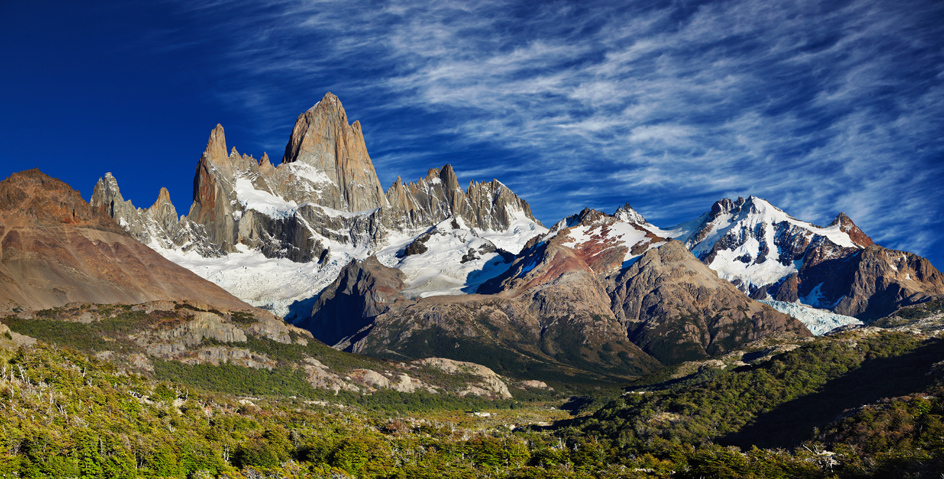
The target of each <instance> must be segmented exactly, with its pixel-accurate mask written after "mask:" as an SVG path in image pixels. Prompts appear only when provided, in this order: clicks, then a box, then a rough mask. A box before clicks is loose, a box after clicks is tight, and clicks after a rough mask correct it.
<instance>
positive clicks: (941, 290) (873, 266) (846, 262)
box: [798, 245, 944, 321]
mask: <svg viewBox="0 0 944 479" xmlns="http://www.w3.org/2000/svg"><path fill="white" fill-rule="evenodd" d="M800 278H801V280H802V282H801V283H800V287H799V288H798V289H799V295H801V296H807V297H812V298H816V300H817V301H818V302H819V303H821V304H823V305H825V306H830V305H832V309H833V310H834V311H835V312H837V313H840V314H844V315H847V316H854V317H856V318H859V319H862V320H865V321H869V320H873V319H878V318H882V317H885V316H887V315H889V314H891V313H893V312H894V311H895V310H897V309H898V308H901V307H905V306H911V305H914V304H919V303H923V302H926V301H928V300H930V299H933V298H938V297H942V296H944V275H942V274H941V272H940V271H938V270H937V269H936V268H935V267H934V266H932V265H931V263H930V262H929V261H928V260H927V259H925V258H922V257H920V256H918V255H916V254H914V253H908V252H906V251H895V250H890V249H886V248H882V247H881V246H878V245H871V246H869V247H868V248H865V249H863V250H862V251H860V252H858V253H857V254H854V255H850V256H847V257H844V258H837V259H832V260H828V261H823V262H821V263H819V264H817V265H816V266H814V267H811V268H808V269H806V270H805V271H803V273H802V274H801V275H800Z"/></svg>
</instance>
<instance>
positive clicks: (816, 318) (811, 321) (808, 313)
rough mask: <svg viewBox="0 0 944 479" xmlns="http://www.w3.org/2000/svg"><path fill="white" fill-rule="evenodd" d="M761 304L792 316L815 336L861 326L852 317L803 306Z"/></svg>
mask: <svg viewBox="0 0 944 479" xmlns="http://www.w3.org/2000/svg"><path fill="white" fill-rule="evenodd" d="M761 303H764V304H767V305H769V306H771V307H772V308H774V309H776V310H777V311H780V312H781V313H784V314H787V315H789V316H793V317H794V318H796V319H798V320H799V321H800V322H801V323H803V325H804V326H806V327H807V329H809V330H810V332H812V333H813V334H814V335H816V336H821V335H823V334H826V333H828V332H830V331H832V330H834V329H836V328H838V327H840V326H846V325H850V324H851V325H861V324H862V321H859V320H858V319H856V318H853V317H852V316H844V315H841V314H836V313H832V312H830V311H826V310H824V309H817V308H814V307H812V306H807V305H805V304H800V303H787V302H785V301H761Z"/></svg>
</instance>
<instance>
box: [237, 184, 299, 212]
mask: <svg viewBox="0 0 944 479" xmlns="http://www.w3.org/2000/svg"><path fill="white" fill-rule="evenodd" d="M233 190H234V191H235V192H236V198H237V200H238V201H239V204H241V205H242V206H243V208H244V209H247V210H255V211H258V212H260V213H262V214H264V215H266V216H269V217H272V218H287V217H289V216H292V215H294V214H295V211H296V210H298V204H296V203H295V202H294V201H285V200H283V199H282V198H279V197H278V196H275V195H273V194H272V193H269V192H267V191H262V190H257V189H256V187H255V186H253V184H252V181H249V180H248V179H246V178H237V179H236V185H235V188H233Z"/></svg>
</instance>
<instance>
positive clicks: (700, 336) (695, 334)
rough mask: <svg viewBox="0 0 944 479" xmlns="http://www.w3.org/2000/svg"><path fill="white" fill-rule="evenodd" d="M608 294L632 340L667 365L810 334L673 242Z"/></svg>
mask: <svg viewBox="0 0 944 479" xmlns="http://www.w3.org/2000/svg"><path fill="white" fill-rule="evenodd" d="M608 291H609V293H610V297H611V299H612V306H613V310H614V311H615V313H616V316H617V318H618V319H619V320H620V322H622V323H623V324H624V325H625V326H626V329H627V331H628V334H629V337H630V339H632V340H633V342H635V343H636V344H637V345H639V346H640V347H642V348H643V350H644V351H646V352H647V353H649V354H651V355H653V356H655V357H656V358H657V359H659V360H660V361H662V362H664V363H677V362H681V361H690V360H695V359H701V358H705V357H708V356H712V355H716V354H722V353H725V352H727V351H730V350H733V349H735V348H737V347H739V346H741V345H744V344H746V343H748V342H750V341H754V340H756V339H759V338H761V337H764V336H776V335H783V334H790V333H792V334H796V335H799V336H810V335H811V333H810V332H809V331H808V330H807V328H806V327H804V326H803V324H802V323H800V322H799V321H797V320H796V319H794V318H792V317H790V316H787V315H785V314H783V313H780V312H777V311H776V310H774V309H773V308H771V307H770V306H767V305H765V304H761V303H758V302H756V301H752V300H751V299H750V298H748V297H747V296H745V295H744V294H743V293H741V292H740V291H738V290H737V288H735V287H734V286H733V285H732V284H730V283H728V282H727V281H724V280H721V279H720V278H718V276H717V274H716V273H715V272H714V271H712V270H710V269H709V268H708V267H707V266H705V265H704V264H703V263H701V262H700V261H698V260H697V259H696V258H695V257H694V256H693V255H692V254H691V253H690V252H689V251H688V250H687V249H686V248H685V246H684V245H683V244H682V243H681V242H678V241H674V240H673V241H669V242H668V243H666V244H665V245H664V246H662V247H660V248H658V249H653V250H650V251H648V252H646V253H645V254H643V255H642V257H641V258H639V260H638V261H636V262H635V263H634V264H633V265H632V266H631V267H629V268H627V269H625V270H623V271H621V272H620V273H619V274H617V275H616V276H614V277H613V278H612V279H611V282H610V285H609V286H608Z"/></svg>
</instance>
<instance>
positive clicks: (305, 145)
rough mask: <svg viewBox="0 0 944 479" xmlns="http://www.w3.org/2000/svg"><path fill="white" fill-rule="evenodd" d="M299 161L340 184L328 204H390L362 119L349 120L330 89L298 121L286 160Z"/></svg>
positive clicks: (362, 207) (340, 206)
mask: <svg viewBox="0 0 944 479" xmlns="http://www.w3.org/2000/svg"><path fill="white" fill-rule="evenodd" d="M295 162H301V163H305V164H307V165H310V166H313V167H314V168H315V170H316V171H319V172H323V173H324V174H325V175H326V177H327V179H328V180H329V181H331V183H332V184H333V185H334V186H335V187H336V188H337V190H338V191H337V194H338V196H339V197H338V198H334V199H332V198H325V199H324V200H325V201H326V202H328V203H331V204H326V205H325V206H328V207H331V208H334V209H339V210H343V211H352V212H353V211H361V210H367V209H372V208H378V207H381V206H386V205H387V200H386V197H385V196H384V192H383V188H381V186H380V180H379V179H377V172H376V171H375V170H374V164H373V163H372V162H371V160H370V156H369V155H368V154H367V146H366V145H365V144H364V135H363V133H362V132H361V124H360V122H357V121H355V122H354V124H348V121H347V113H346V112H345V111H344V107H343V106H342V105H341V101H340V100H338V97H336V96H334V95H333V94H332V93H330V92H329V93H327V94H325V96H324V98H322V99H321V101H319V102H318V103H316V104H315V106H313V107H311V108H309V109H308V111H306V112H305V113H302V114H301V115H299V116H298V119H297V120H296V121H295V127H294V128H293V129H292V136H291V137H290V138H289V141H288V144H287V145H286V146H285V155H284V156H283V157H282V163H283V164H291V163H295ZM332 200H333V201H332Z"/></svg>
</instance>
